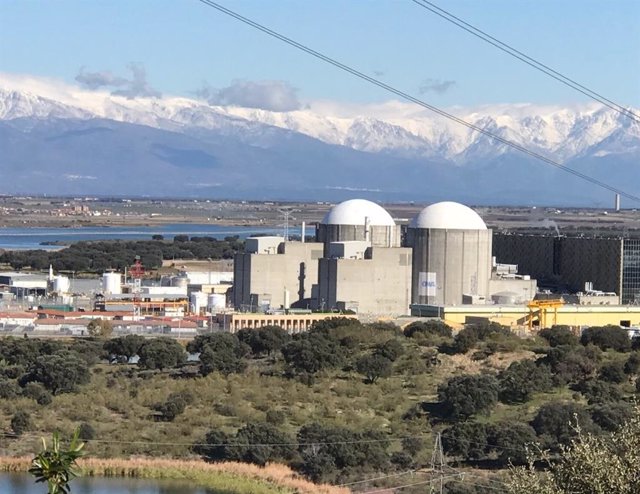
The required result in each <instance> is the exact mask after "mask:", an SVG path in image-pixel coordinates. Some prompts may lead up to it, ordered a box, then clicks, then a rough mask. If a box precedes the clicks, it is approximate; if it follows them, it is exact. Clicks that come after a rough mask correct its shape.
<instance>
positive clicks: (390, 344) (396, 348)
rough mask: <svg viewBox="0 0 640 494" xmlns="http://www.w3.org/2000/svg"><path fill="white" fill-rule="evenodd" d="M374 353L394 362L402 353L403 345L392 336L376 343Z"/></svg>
mask: <svg viewBox="0 0 640 494" xmlns="http://www.w3.org/2000/svg"><path fill="white" fill-rule="evenodd" d="M374 354H375V355H379V356H381V357H384V358H386V359H388V360H390V361H391V362H395V361H396V360H398V358H400V357H401V356H402V355H403V354H404V347H403V346H402V343H400V342H399V341H398V340H396V339H395V338H393V339H391V340H387V341H385V342H384V343H380V344H379V345H376V347H375V350H374Z"/></svg>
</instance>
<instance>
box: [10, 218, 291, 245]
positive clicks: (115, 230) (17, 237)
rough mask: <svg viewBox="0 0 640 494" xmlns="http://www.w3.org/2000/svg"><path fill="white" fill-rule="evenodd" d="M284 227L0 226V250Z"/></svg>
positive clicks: (273, 231)
mask: <svg viewBox="0 0 640 494" xmlns="http://www.w3.org/2000/svg"><path fill="white" fill-rule="evenodd" d="M289 232H290V234H291V235H299V234H300V229H299V228H290V229H289ZM282 233H283V229H282V228H273V227H269V228H267V227H260V226H256V227H252V226H222V225H209V224H201V225H200V224H188V223H177V224H167V225H154V226H104V227H99V226H87V227H79V228H43V227H34V228H29V227H24V228H22V227H20V228H13V227H12V228H6V227H5V228H3V227H0V249H15V250H25V249H45V250H55V249H59V248H60V246H57V245H41V243H42V242H77V241H80V240H117V239H120V240H151V237H152V236H153V235H163V236H164V237H165V238H166V239H167V240H169V239H173V237H175V236H176V235H189V236H196V237H198V236H199V237H204V236H207V237H215V238H218V239H222V238H224V237H227V236H231V235H238V236H239V237H240V238H246V237H248V236H251V235H253V234H263V235H265V234H266V235H282Z"/></svg>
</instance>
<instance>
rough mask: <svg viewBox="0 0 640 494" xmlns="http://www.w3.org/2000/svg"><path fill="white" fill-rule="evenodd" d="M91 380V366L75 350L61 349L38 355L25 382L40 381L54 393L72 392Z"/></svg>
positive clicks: (24, 378)
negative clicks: (49, 353) (50, 353)
mask: <svg viewBox="0 0 640 494" xmlns="http://www.w3.org/2000/svg"><path fill="white" fill-rule="evenodd" d="M90 380H91V373H90V372H89V366H88V365H87V363H86V362H85V361H84V360H82V359H81V358H80V357H78V355H77V354H76V353H75V352H70V351H68V350H61V351H59V352H56V353H54V354H53V355H43V356H41V357H38V358H37V359H36V361H35V363H34V364H33V365H32V366H31V367H30V368H29V370H28V372H27V374H26V375H25V376H24V377H23V382H24V383H25V384H26V383H28V382H39V383H41V384H42V385H43V386H44V387H45V388H46V389H48V390H49V391H51V393H53V394H54V395H57V394H60V393H72V392H74V391H75V390H76V389H77V387H78V386H79V385H82V384H87V383H88V382H89V381H90Z"/></svg>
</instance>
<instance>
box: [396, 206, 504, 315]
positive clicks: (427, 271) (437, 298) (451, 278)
mask: <svg viewBox="0 0 640 494" xmlns="http://www.w3.org/2000/svg"><path fill="white" fill-rule="evenodd" d="M491 235H492V232H491V230H488V229H487V226H486V225H485V223H484V221H483V220H482V218H480V216H479V215H478V214H477V213H476V212H475V211H473V210H472V209H471V208H468V207H467V206H464V205H462V204H459V203H456V202H439V203H436V204H432V205H430V206H428V207H426V208H424V209H423V210H422V211H421V212H420V213H419V214H418V215H417V216H416V217H415V218H414V219H413V220H412V221H411V223H410V224H409V228H408V230H407V239H406V242H407V246H408V247H412V248H413V261H412V278H411V300H412V303H414V304H431V305H460V304H462V301H463V295H477V296H479V297H488V295H489V294H488V291H489V280H490V278H491Z"/></svg>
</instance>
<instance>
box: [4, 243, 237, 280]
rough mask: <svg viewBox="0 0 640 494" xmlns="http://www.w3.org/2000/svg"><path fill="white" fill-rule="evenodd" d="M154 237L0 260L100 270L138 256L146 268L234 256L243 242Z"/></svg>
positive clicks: (12, 255) (121, 265)
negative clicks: (165, 261) (170, 261)
mask: <svg viewBox="0 0 640 494" xmlns="http://www.w3.org/2000/svg"><path fill="white" fill-rule="evenodd" d="M154 237H155V239H154V240H131V241H127V240H105V241H81V242H74V243H73V244H71V245H70V246H68V247H65V248H63V249H61V250H56V251H46V250H15V251H5V252H2V253H1V254H0V263H4V264H8V265H10V266H11V268H12V269H15V270H21V269H26V268H29V269H33V270H39V271H42V270H46V269H48V268H49V265H51V266H53V269H55V270H56V271H73V272H87V273H102V272H104V271H106V270H109V269H115V270H119V271H122V270H124V269H125V267H129V266H131V265H132V264H133V261H134V259H135V258H136V256H140V260H141V262H142V264H143V265H144V266H145V267H146V268H148V269H156V268H159V267H160V266H162V261H163V260H168V259H233V256H234V255H235V254H236V253H238V252H242V251H243V249H244V242H243V241H241V240H240V239H239V238H238V237H237V236H233V237H225V238H224V239H223V240H217V239H215V238H213V237H191V238H189V237H188V236H187V235H176V236H175V237H174V239H173V241H167V240H164V238H163V237H162V236H161V235H156V236H154Z"/></svg>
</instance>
